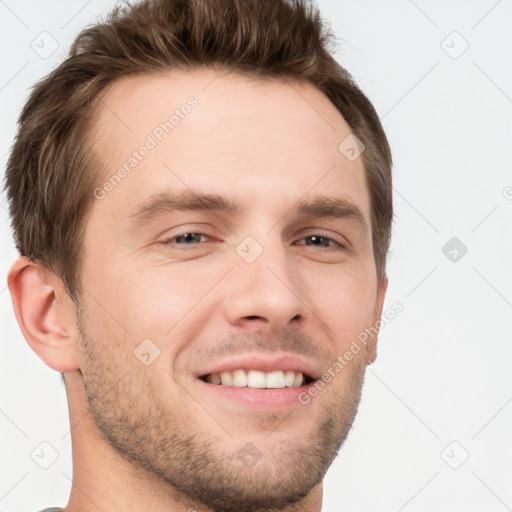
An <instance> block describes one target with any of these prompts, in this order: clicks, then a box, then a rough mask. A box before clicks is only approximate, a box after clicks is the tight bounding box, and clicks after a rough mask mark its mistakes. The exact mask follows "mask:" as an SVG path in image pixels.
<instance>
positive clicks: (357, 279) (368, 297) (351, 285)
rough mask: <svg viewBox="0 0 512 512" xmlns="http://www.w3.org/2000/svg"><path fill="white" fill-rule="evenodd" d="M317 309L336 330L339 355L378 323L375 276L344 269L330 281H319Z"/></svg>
mask: <svg viewBox="0 0 512 512" xmlns="http://www.w3.org/2000/svg"><path fill="white" fill-rule="evenodd" d="M316 283H317V285H322V284H323V285H324V286H317V288H316V289H317V291H316V292H315V293H314V297H313V298H312V300H311V304H312V306H313V310H314V311H315V312H316V313H317V314H318V316H319V317H320V318H321V319H322V320H323V321H324V322H325V323H326V324H327V325H328V326H329V327H330V328H331V329H332V331H333V332H331V333H330V334H331V335H332V337H333V339H335V340H336V349H337V350H338V352H339V351H340V350H342V349H344V348H345V347H347V346H349V345H350V344H351V342H352V340H353V339H356V338H357V336H358V335H359V334H360V333H361V332H364V330H365V328H367V327H369V326H370V325H371V324H372V323H373V322H374V308H375V301H376V284H375V274H374V273H372V271H371V270H368V272H367V273H362V272H361V270H360V269H358V270H357V271H356V270H354V271H353V272H351V271H349V270H347V269H340V270H339V272H337V273H336V275H334V276H333V275H331V276H330V278H329V279H322V280H321V282H320V283H319V282H318V280H316Z"/></svg>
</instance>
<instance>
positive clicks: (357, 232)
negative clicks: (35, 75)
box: [6, 0, 393, 512]
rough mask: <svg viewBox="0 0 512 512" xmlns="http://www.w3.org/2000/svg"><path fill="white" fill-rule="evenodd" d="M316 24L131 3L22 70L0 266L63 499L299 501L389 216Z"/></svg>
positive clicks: (340, 391)
mask: <svg viewBox="0 0 512 512" xmlns="http://www.w3.org/2000/svg"><path fill="white" fill-rule="evenodd" d="M329 40H330V36H329V34H328V33H327V32H326V31H325V29H324V28H323V26H322V24H321V21H320V16H319V14H318V12H317V11H316V10H315V9H314V8H312V7H311V6H310V5H308V4H307V3H303V2H298V1H296V2H295V1H294V2H291V1H285V0H273V1H261V0H258V1H256V0H166V1H164V0H160V1H144V2H141V3H140V4H137V5H135V6H133V7H127V8H124V9H119V10H117V11H115V12H114V13H113V14H112V15H111V17H110V18H109V19H108V20H107V21H106V22H105V23H103V24H99V25H96V26H93V27H91V28H89V29H87V30H85V31H84V32H83V33H82V34H81V35H80V36H79V37H78V38H77V40H76V41H75V43H74V45H73V47H72V49H71V54H70V56H69V58H68V59H67V60H65V61H64V62H63V63H62V64H60V65H59V67H58V68H57V69H56V70H54V72H53V73H51V74H50V75H49V76H48V77H46V78H45V79H44V80H43V81H42V82H40V83H39V84H38V86H37V87H36V88H35V90H34V91H33V93H32V95H31V97H30V99H29V100H28V102H27V104H26V106H25V108H24V110H23V112H22V115H21V118H20V125H19V133H18V136H17V139H16V142H15V145H14V147H13V150H12V154H11V156H10V159H9V163H8V169H7V180H6V188H7V194H8V198H9V201H10V212H11V216H12V221H13V228H14V234H15V240H16V243H17V248H18V250H19V252H20V254H21V256H20V258H19V259H18V260H17V261H16V262H15V264H14V265H13V266H12V268H11V270H10V272H9V276H8V284H9V289H10V292H11V296H12V300H13V306H14V310H15V313H16V318H17V320H18V322H19V325H20V328H21V330H22V332H23V335H24V337H25V338H26V340H27V341H28V343H29V344H30V346H31V347H32V349H33V350H34V351H35V352H36V353H37V354H38V355H39V356H40V357H41V359H42V360H43V361H44V362H45V363H46V364H47V365H48V366H49V367H51V368H53V369H54V370H56V371H59V372H61V373H62V376H63V378H64V380H65V386H66V393H67V399H68V404H69V414H70V424H71V429H72V430H71V434H72V450H73V485H72V490H71V495H70V498H69V502H68V504H67V506H66V507H65V508H64V509H62V510H65V511H66V512H89V511H91V512H92V511H97V510H101V511H102V512H114V511H118V510H123V511H140V510H151V511H153V512H163V511H165V512H169V511H177V512H181V511H194V510H197V511H219V512H220V511H246V512H254V511H263V510H271V511H308V512H309V511H311V512H317V511H320V510H321V503H322V480H323V477H324V475H325V473H326V471H327V470H328V468H329V466H330V465H331V463H332V462H333V460H334V458H335V457H336V455H337V453H338V450H339V449H340V446H341V445H342V443H343V441H344V440H345V438H346V436H347V434H348V432H349V430H350V428H351V425H352V422H353V420H354V416H355V414H356V411H357V407H358V403H359V400H360V395H361V388H362V384H363V380H364V374H365V369H366V366H367V365H368V364H370V363H371V362H373V360H374V359H375V357H376V344H377V337H378V336H377V332H378V326H379V322H380V316H381V312H382V308H383V302H384V297H385V292H386V287H387V278H386V272H385V267H386V254H387V251H388V247H389V242H390V231H391V222H392V216H393V212H392V201H391V190H392V187H391V154H390V150H389V147H388V143H387V141H386V137H385V135H384V132H383V130H382V127H381V125H380V122H379V119H378V116H377V115H376V113H375V111H374V109H373V107H372V105H371V103H370V102H369V101H368V99H367V98H366V97H365V96H364V95H363V93H362V92H361V91H360V89H359V88H358V87H357V86H356V84H355V83H354V82H353V81H352V79H351V77H350V76H349V75H348V73H347V72H346V71H345V70H344V69H343V68H341V67H340V66H339V64H338V63H337V62H336V61H335V60H334V58H333V57H332V56H331V55H330V54H329V52H328V49H327V46H328V42H329ZM368 332H369V333H371V334H370V335H367V334H366V333H368ZM57 510H61V509H57Z"/></svg>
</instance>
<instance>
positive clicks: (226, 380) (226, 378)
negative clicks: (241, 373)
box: [212, 372, 233, 386]
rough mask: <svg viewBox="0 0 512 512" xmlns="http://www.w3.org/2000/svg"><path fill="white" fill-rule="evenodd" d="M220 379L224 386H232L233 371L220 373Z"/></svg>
mask: <svg viewBox="0 0 512 512" xmlns="http://www.w3.org/2000/svg"><path fill="white" fill-rule="evenodd" d="M212 380H213V379H212ZM220 380H221V383H222V385H223V386H232V385H233V377H232V375H231V372H222V373H221V374H220Z"/></svg>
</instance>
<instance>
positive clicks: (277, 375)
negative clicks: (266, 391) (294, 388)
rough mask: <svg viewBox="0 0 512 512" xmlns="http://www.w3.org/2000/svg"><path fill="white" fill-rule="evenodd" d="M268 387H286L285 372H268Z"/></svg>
mask: <svg viewBox="0 0 512 512" xmlns="http://www.w3.org/2000/svg"><path fill="white" fill-rule="evenodd" d="M301 380H302V379H301ZM267 388H284V373H283V372H282V371H281V370H278V371H276V372H269V373H267Z"/></svg>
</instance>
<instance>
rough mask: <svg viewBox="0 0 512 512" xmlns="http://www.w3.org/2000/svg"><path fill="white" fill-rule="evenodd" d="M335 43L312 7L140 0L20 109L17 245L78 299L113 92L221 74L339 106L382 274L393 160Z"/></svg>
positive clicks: (12, 179) (284, 1)
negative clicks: (107, 96)
mask: <svg viewBox="0 0 512 512" xmlns="http://www.w3.org/2000/svg"><path fill="white" fill-rule="evenodd" d="M333 42H334V35H333V34H332V32H330V30H327V29H326V27H325V26H324V24H323V23H322V19H321V16H320V13H319V12H318V9H317V8H316V7H314V6H312V5H311V4H310V3H309V2H308V1H307V0H144V1H142V2H140V3H138V4H136V5H134V6H129V7H122V8H121V7H117V8H116V9H114V11H113V12H112V13H111V14H110V15H109V17H108V19H107V20H106V21H105V22H103V23H99V24H96V25H94V26H92V27H90V28H87V29H85V30H84V31H82V32H81V33H80V34H79V35H78V37H77V38H76V40H75V42H74V43H73V45H72V47H71V50H70V53H69V56H68V58H67V59H66V60H65V61H64V62H62V63H61V64H60V65H59V66H58V67H57V68H56V69H55V70H54V71H53V72H52V73H50V74H49V75H48V76H47V77H45V78H44V79H43V80H41V81H40V82H39V83H38V84H37V85H36V86H35V88H34V90H33V91H32V94H31V95H30V98H29V99H28V101H27V103H26V105H25V107H24V109H23V111H22V113H21V116H20V119H19V130H18V134H17V137H16V140H15V143H14V146H13V148H12V152H11V155H10V158H9V161H8V165H7V172H6V190H7V197H8V200H9V207H10V214H11V217H12V225H13V230H14V236H15V243H16V247H17V249H18V250H19V252H20V253H21V254H22V255H24V256H27V257H29V258H30V259H31V260H32V261H34V262H37V263H40V264H42V266H43V267H44V268H46V269H48V270H50V271H52V272H54V273H55V274H56V275H58V276H59V277H60V278H61V279H62V281H63V283H64V285H65V286H66V289H67V291H68V292H69V294H70V296H71V297H72V298H73V300H75V299H77V298H78V296H79V295H80V293H81V292H80V290H81V287H80V279H79V269H80V263H81V255H82V254H83V250H81V249H82V243H83V233H84V228H85V217H86V214H87V212H88V211H89V210H90V207H91V204H92V202H93V189H94V186H95V182H96V181H97V178H98V176H97V175H96V174H95V172H93V170H92V169H93V166H92V165H91V152H88V151H86V149H87V144H88V142H87V141H88V140H90V137H88V135H90V134H89V127H90V124H91V119H92V118H93V116H94V111H95V107H96V106H97V105H98V103H99V101H100V100H101V96H102V94H103V93H104V92H105V89H106V87H107V86H109V85H111V84H112V83H113V82H114V81H116V80H118V79H120V78H122V77H126V76H131V75H136V74H151V73H158V72H163V71H169V70H173V69H180V70H194V69H196V68H199V67H205V66H206V67H217V66H218V67H220V68H221V69H226V71H236V72H239V73H244V74H248V75H250V76H252V77H255V78H263V79H269V78H276V79H282V80H299V81H307V82H309V83H311V84H312V85H314V86H315V87H317V88H318V89H319V90H321V91H322V92H323V93H324V94H325V95H326V96H327V97H328V98H329V99H330V100H331V102H332V103H333V104H334V105H335V107H336V108H337V109H338V111H339V112H340V113H341V115H342V116H343V117H344V119H345V120H346V122H347V123H348V124H349V125H350V127H351V130H352V132H353V134H354V135H356V137H358V138H359V139H360V140H361V141H362V142H363V144H364V145H365V148H366V149H365V151H364V152H363V154H362V158H363V163H364V165H365V171H366V182H367V185H368V189H369V193H370V199H371V224H372V241H373V250H374V258H375V264H376V268H377V272H378V275H379V277H385V275H386V255H387V252H388V250H389V244H390V237H391V223H392V218H393V207H392V186H391V152H390V148H389V145H388V142H387V139H386V136H385V134H384V131H383V129H382V126H381V124H380V121H379V117H378V115H377V114H376V112H375V109H374V108H373V106H372V104H371V103H370V101H369V100H368V99H367V98H366V96H365V95H364V94H363V92H362V91H361V90H360V88H359V87H358V86H357V85H356V83H355V82H354V81H353V79H352V77H351V76H350V75H349V73H348V72H347V71H346V70H345V69H344V68H343V67H341V66H340V65H339V64H338V62H337V61H336V60H335V59H334V57H333V56H332V55H331V50H330V47H331V45H332V44H333ZM340 142H341V141H340ZM89 143H90V142H89Z"/></svg>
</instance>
